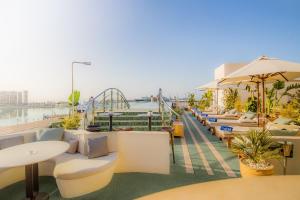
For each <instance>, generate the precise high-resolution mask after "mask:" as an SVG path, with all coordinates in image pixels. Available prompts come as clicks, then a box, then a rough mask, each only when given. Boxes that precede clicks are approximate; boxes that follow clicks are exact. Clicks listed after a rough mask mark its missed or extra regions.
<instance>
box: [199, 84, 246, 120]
mask: <svg viewBox="0 0 300 200" xmlns="http://www.w3.org/2000/svg"><path fill="white" fill-rule="evenodd" d="M219 82H220V80H213V81H211V82H209V83H206V84H204V85H201V86H198V87H196V88H195V89H196V90H200V91H205V90H213V91H216V94H217V95H216V99H217V102H216V103H217V114H219V108H218V105H219V103H218V101H219V90H220V89H226V88H229V87H230V88H238V87H237V86H236V84H238V83H241V81H238V82H235V84H234V82H231V83H230V84H226V85H220V84H219Z"/></svg>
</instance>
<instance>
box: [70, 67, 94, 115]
mask: <svg viewBox="0 0 300 200" xmlns="http://www.w3.org/2000/svg"><path fill="white" fill-rule="evenodd" d="M74 64H81V65H91V62H78V61H73V62H72V93H71V95H72V113H73V114H74V69H73V68H74Z"/></svg>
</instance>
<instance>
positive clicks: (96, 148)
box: [88, 136, 108, 159]
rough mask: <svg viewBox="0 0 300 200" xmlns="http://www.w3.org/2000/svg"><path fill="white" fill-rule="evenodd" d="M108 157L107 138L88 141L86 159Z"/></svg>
mask: <svg viewBox="0 0 300 200" xmlns="http://www.w3.org/2000/svg"><path fill="white" fill-rule="evenodd" d="M107 155H108V146H107V136H100V137H98V138H89V139H88V158H89V159H91V158H97V157H100V156H107Z"/></svg>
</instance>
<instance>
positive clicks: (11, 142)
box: [0, 135, 24, 149]
mask: <svg viewBox="0 0 300 200" xmlns="http://www.w3.org/2000/svg"><path fill="white" fill-rule="evenodd" d="M20 144H24V137H23V136H21V135H18V136H13V137H8V138H4V139H1V140H0V149H5V148H8V147H12V146H16V145H20Z"/></svg>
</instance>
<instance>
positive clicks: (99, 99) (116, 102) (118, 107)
mask: <svg viewBox="0 0 300 200" xmlns="http://www.w3.org/2000/svg"><path fill="white" fill-rule="evenodd" d="M129 109H130V104H129V102H128V100H127V99H126V97H125V95H124V94H123V92H121V91H120V90H119V89H117V88H107V89H105V90H104V91H102V92H101V93H99V94H98V95H97V96H95V97H91V98H90V100H89V101H88V103H87V105H86V110H85V117H84V128H86V126H87V125H90V124H94V118H95V114H96V112H114V111H125V110H129Z"/></svg>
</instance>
